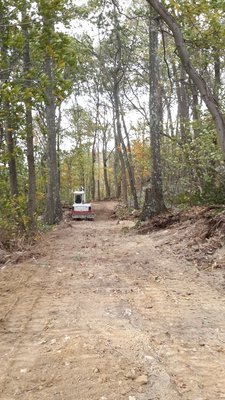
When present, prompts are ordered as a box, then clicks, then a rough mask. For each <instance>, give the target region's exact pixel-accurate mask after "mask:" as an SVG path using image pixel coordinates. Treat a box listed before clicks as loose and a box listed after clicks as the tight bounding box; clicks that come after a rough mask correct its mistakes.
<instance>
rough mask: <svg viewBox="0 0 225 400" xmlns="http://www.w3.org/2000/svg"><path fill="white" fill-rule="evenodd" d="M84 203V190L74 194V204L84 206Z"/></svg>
mask: <svg viewBox="0 0 225 400" xmlns="http://www.w3.org/2000/svg"><path fill="white" fill-rule="evenodd" d="M84 203H86V199H85V192H84V190H78V191H76V192H74V204H84Z"/></svg>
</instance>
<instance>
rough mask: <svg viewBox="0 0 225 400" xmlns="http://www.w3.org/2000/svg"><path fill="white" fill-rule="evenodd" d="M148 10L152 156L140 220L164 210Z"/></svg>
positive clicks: (153, 24)
mask: <svg viewBox="0 0 225 400" xmlns="http://www.w3.org/2000/svg"><path fill="white" fill-rule="evenodd" d="M153 14H154V13H153V12H152V8H150V19H149V84H150V94H149V114H150V139H151V155H152V172H151V188H149V189H147V190H146V193H145V202H144V207H143V210H142V213H141V216H140V218H141V220H142V221H143V220H145V219H147V218H150V217H152V216H153V215H155V214H159V213H161V212H163V211H164V210H165V204H164V199H163V187H162V170H161V155H160V132H161V130H162V125H161V123H162V121H161V119H160V94H161V91H160V87H159V62H158V23H157V21H156V19H155V18H154V16H153Z"/></svg>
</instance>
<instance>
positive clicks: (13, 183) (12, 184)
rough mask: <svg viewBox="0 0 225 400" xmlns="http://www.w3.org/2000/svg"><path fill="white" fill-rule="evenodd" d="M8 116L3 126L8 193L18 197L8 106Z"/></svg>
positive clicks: (13, 143) (13, 145)
mask: <svg viewBox="0 0 225 400" xmlns="http://www.w3.org/2000/svg"><path fill="white" fill-rule="evenodd" d="M7 108H8V113H9V114H8V116H7V122H6V124H5V135H6V143H7V150H8V162H9V181H10V191H11V196H12V197H14V198H15V197H18V194H19V190H18V181H17V169H16V158H15V142H14V137H13V128H12V124H11V119H10V117H9V115H10V112H11V111H10V106H9V105H8V107H7Z"/></svg>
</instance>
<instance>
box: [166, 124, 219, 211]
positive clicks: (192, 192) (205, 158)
mask: <svg viewBox="0 0 225 400" xmlns="http://www.w3.org/2000/svg"><path fill="white" fill-rule="evenodd" d="M195 124H198V131H199V132H200V133H199V135H198V136H197V137H196V138H194V137H189V138H188V140H187V141H186V142H185V143H182V141H179V140H178V141H176V139H175V140H168V139H167V140H165V141H164V143H163V146H162V155H163V173H164V184H165V186H164V188H165V194H166V200H167V202H168V203H169V204H171V203H173V204H179V203H183V204H204V203H223V202H224V201H225V191H224V189H225V185H224V176H223V174H224V172H223V168H221V165H222V156H221V153H220V150H219V149H218V146H217V143H216V134H215V131H214V129H213V127H212V123H210V120H209V119H208V118H205V119H204V120H203V121H202V123H201V124H200V125H199V123H197V122H195ZM220 170H221V173H219V171H220Z"/></svg>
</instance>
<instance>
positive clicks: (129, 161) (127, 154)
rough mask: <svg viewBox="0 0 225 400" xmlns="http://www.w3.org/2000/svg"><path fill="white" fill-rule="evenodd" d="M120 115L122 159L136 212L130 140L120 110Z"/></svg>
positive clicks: (135, 192) (136, 201) (136, 202)
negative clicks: (125, 141)
mask: <svg viewBox="0 0 225 400" xmlns="http://www.w3.org/2000/svg"><path fill="white" fill-rule="evenodd" d="M121 115H122V122H123V129H124V132H125V135H126V139H127V148H126V146H125V143H124V140H123V138H122V147H123V154H124V158H125V162H126V166H127V171H128V176H129V182H130V190H131V193H132V197H133V201H134V208H135V209H136V210H138V208H139V206H138V198H137V191H136V186H135V175H134V168H133V162H132V154H131V146H130V139H129V134H128V131H127V127H126V123H125V119H124V117H123V110H121Z"/></svg>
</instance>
